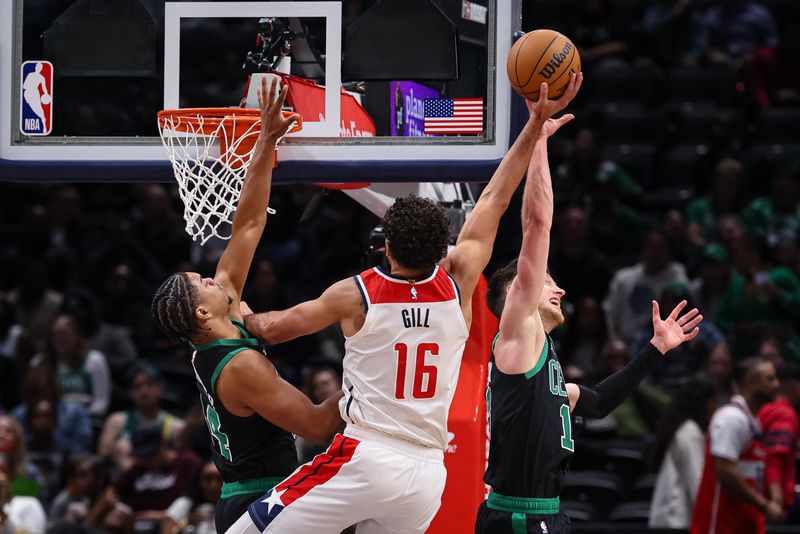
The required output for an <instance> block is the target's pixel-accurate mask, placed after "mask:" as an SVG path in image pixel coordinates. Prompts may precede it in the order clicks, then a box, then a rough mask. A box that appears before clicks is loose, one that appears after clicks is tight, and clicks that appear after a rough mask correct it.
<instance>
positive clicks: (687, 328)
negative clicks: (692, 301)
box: [683, 315, 703, 332]
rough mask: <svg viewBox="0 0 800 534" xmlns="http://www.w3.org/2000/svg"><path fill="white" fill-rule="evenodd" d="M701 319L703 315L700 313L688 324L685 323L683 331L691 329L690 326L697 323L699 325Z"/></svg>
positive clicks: (694, 325)
mask: <svg viewBox="0 0 800 534" xmlns="http://www.w3.org/2000/svg"><path fill="white" fill-rule="evenodd" d="M702 320H703V316H702V315H698V316H697V317H695V318H694V319H693V320H692V321H691V322H690V323H689V324H686V325H684V326H683V331H684V332H686V331H687V330H691V329H692V328H694V327H696V326H697V325H699V324H700V321H702Z"/></svg>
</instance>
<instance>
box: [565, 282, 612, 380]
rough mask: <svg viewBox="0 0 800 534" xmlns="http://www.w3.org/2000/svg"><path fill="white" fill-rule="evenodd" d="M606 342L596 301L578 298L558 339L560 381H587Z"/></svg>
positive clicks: (600, 307) (600, 308)
mask: <svg viewBox="0 0 800 534" xmlns="http://www.w3.org/2000/svg"><path fill="white" fill-rule="evenodd" d="M559 283H561V280H560V279H559ZM607 341H608V326H607V325H606V317H605V314H604V313H603V308H602V306H601V305H600V302H599V301H598V300H597V299H596V298H595V297H592V296H584V297H581V298H579V299H578V300H577V302H576V303H575V308H574V309H573V311H572V313H571V314H570V316H569V319H568V320H567V325H566V331H565V332H564V334H563V335H562V336H561V337H560V339H559V349H558V358H559V360H560V362H561V366H562V368H563V370H564V378H566V379H567V380H568V381H570V382H577V383H579V384H583V383H586V381H587V380H591V379H592V378H593V377H594V376H595V374H596V372H597V370H596V369H595V365H597V362H599V361H600V354H601V352H602V351H603V348H604V347H605V346H606V342H607Z"/></svg>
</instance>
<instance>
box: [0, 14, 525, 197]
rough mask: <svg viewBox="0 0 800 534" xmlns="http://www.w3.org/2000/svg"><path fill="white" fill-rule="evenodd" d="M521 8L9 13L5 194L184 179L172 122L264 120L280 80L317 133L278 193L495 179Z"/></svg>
mask: <svg viewBox="0 0 800 534" xmlns="http://www.w3.org/2000/svg"><path fill="white" fill-rule="evenodd" d="M519 4H520V2H519V1H507V0H474V1H467V0H380V1H379V0H344V1H342V2H331V1H297V2H293V1H277V2H264V1H252V2H251V1H235V2H227V1H215V2H211V1H208V2H182V1H181V2H171V1H164V0H35V1H34V0H8V1H5V2H0V27H2V31H0V67H2V72H3V76H2V77H1V78H0V179H13V180H31V181H45V180H74V181H78V180H98V181H112V180H126V181H150V180H169V179H170V177H171V169H170V166H169V162H168V160H167V158H166V154H165V152H164V149H163V147H162V146H161V142H160V139H159V137H158V128H157V124H156V113H157V112H158V111H159V110H161V109H170V108H175V107H228V106H240V105H242V104H247V103H249V104H250V105H252V104H253V101H252V95H250V98H248V94H247V90H248V76H249V74H252V73H257V72H265V71H274V72H278V73H280V74H281V76H282V77H283V82H284V83H287V84H289V86H290V96H289V104H290V105H291V106H292V107H293V108H294V109H295V110H297V111H300V112H301V113H302V114H303V119H304V125H303V131H302V132H299V133H297V134H294V135H291V136H289V137H287V139H285V140H284V143H283V144H282V145H281V147H280V149H279V159H280V164H279V166H278V168H277V169H276V172H275V180H276V182H292V181H316V182H350V181H370V182H382V181H385V182H398V181H407V182H430V181H481V180H487V179H488V178H489V176H490V175H491V172H492V170H493V169H494V167H495V166H496V165H497V163H498V162H499V160H500V159H501V158H502V156H503V154H504V153H505V152H506V150H507V149H508V144H509V125H510V110H511V99H512V96H511V90H510V88H509V83H508V80H507V78H506V77H505V74H504V73H505V69H504V68H500V69H498V68H497V65H500V66H501V67H502V66H503V65H504V63H505V57H506V55H507V53H508V50H509V49H510V47H511V44H512V36H513V33H514V32H515V31H516V30H518V29H519V21H520V6H519ZM26 62H27V63H26ZM45 62H47V63H45ZM39 64H41V65H42V67H38V66H37V65H39ZM48 65H51V66H52V67H51V68H48V67H47V66H48ZM36 69H39V70H36ZM48 84H49V85H48ZM248 100H249V102H248ZM37 121H40V122H37ZM426 123H427V124H426ZM38 127H41V128H45V127H47V128H48V129H45V130H41V129H40V130H37V128H38ZM426 127H427V130H426ZM42 131H47V132H49V133H47V134H46V135H41V133H40V132H42ZM426 131H427V134H426Z"/></svg>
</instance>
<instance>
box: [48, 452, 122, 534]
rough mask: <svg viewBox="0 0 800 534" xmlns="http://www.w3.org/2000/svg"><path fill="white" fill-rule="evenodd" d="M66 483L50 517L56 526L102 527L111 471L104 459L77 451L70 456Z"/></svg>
mask: <svg viewBox="0 0 800 534" xmlns="http://www.w3.org/2000/svg"><path fill="white" fill-rule="evenodd" d="M65 476H66V481H67V482H66V486H65V488H64V489H63V490H61V492H60V493H59V494H58V495H57V496H56V498H55V499H53V504H51V505H50V513H49V514H48V518H49V520H50V523H51V524H52V525H53V526H54V527H58V526H64V525H75V526H84V527H93V526H99V525H102V523H103V521H102V520H103V518H104V514H102V513H100V511H101V508H103V503H102V499H101V497H102V495H103V489H104V488H105V487H106V485H107V483H108V472H107V470H106V468H105V465H104V463H103V461H102V460H100V458H98V457H95V456H91V455H88V454H76V455H73V456H72V457H70V458H69V460H68V463H67V469H66V473H65Z"/></svg>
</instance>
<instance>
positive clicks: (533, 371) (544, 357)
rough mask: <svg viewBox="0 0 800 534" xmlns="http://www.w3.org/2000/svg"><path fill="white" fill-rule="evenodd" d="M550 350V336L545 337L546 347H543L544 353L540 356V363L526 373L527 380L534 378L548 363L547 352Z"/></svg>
mask: <svg viewBox="0 0 800 534" xmlns="http://www.w3.org/2000/svg"><path fill="white" fill-rule="evenodd" d="M549 350H550V336H548V335H546V334H545V336H544V347H542V353H541V354H540V355H539V361H538V362H536V366H535V367H534V368H533V369H531V370H530V371H528V372H527V373H525V378H533V377H534V376H535V375H536V373H538V372H539V371H541V370H542V367H544V364H545V363H547V352H548V351H549Z"/></svg>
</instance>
